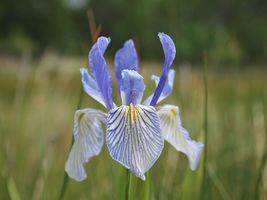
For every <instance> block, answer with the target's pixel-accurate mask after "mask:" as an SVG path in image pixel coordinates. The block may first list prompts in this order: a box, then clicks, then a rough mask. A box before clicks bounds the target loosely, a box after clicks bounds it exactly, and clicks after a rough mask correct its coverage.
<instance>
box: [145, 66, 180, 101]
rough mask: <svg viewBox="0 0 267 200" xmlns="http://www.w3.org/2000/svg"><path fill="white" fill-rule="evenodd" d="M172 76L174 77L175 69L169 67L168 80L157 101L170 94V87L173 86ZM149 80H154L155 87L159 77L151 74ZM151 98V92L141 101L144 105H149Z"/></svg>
mask: <svg viewBox="0 0 267 200" xmlns="http://www.w3.org/2000/svg"><path fill="white" fill-rule="evenodd" d="M174 77H175V71H174V70H173V69H171V70H170V71H169V74H168V81H167V82H166V83H165V85H164V88H163V90H162V93H161V94H160V96H159V99H158V101H157V103H159V102H160V101H162V100H163V99H165V98H166V97H168V96H169V95H170V94H171V92H172V88H173V82H174ZM151 80H154V81H155V83H156V87H157V86H158V84H159V81H160V78H159V77H158V76H155V75H152V76H151ZM152 98H153V94H152V95H150V96H149V97H148V98H147V99H146V100H145V101H144V102H143V105H145V106H147V105H149V103H150V102H151V100H152Z"/></svg>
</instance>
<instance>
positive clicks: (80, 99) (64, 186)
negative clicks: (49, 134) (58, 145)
mask: <svg viewBox="0 0 267 200" xmlns="http://www.w3.org/2000/svg"><path fill="white" fill-rule="evenodd" d="M82 97H83V87H82V86H81V90H80V96H79V100H78V104H77V110H79V109H80V107H81V104H82ZM73 142H74V138H73V137H72V141H71V145H70V147H69V151H70V150H71V147H72V145H73ZM68 181H69V176H68V174H67V172H65V173H64V179H63V184H62V187H61V191H60V195H59V197H58V200H61V199H63V196H64V194H65V191H66V188H67V184H68Z"/></svg>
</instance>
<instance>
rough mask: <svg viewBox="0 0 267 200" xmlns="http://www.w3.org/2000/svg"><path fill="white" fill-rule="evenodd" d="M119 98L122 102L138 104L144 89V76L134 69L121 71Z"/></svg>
mask: <svg viewBox="0 0 267 200" xmlns="http://www.w3.org/2000/svg"><path fill="white" fill-rule="evenodd" d="M121 74H122V85H121V89H120V92H121V100H122V104H124V105H130V103H132V104H133V105H136V104H140V103H141V100H142V97H143V92H144V90H145V84H144V78H143V77H142V76H141V75H140V74H138V72H136V71H134V70H127V69H125V70H123V71H122V73H121Z"/></svg>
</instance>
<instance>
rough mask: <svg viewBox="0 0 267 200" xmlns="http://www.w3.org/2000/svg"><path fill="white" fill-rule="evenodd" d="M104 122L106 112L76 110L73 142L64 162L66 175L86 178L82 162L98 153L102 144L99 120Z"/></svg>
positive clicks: (79, 178)
mask: <svg viewBox="0 0 267 200" xmlns="http://www.w3.org/2000/svg"><path fill="white" fill-rule="evenodd" d="M100 120H101V121H102V122H103V123H106V114H105V113H103V112H102V111H99V110H94V109H83V110H77V111H76V112H75V117H74V129H73V135H74V144H73V146H72V149H71V151H70V154H69V158H68V160H67V162H66V166H65V170H66V172H67V173H68V175H69V176H70V177H71V178H73V179H75V180H77V181H82V180H84V179H85V178H86V173H85V170H84V168H83V164H84V163H85V162H87V161H88V160H89V158H91V157H92V156H95V155H98V154H99V153H100V151H101V149H102V146H103V130H102V125H101V122H100Z"/></svg>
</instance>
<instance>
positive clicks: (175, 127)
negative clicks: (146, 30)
mask: <svg viewBox="0 0 267 200" xmlns="http://www.w3.org/2000/svg"><path fill="white" fill-rule="evenodd" d="M158 36H159V39H160V42H161V44H162V47H163V51H164V54H165V62H164V66H163V70H162V74H161V77H158V76H155V75H152V77H151V79H152V80H153V81H155V83H156V90H155V92H154V94H152V95H151V96H149V97H148V98H147V99H146V100H144V101H143V103H141V101H142V96H143V92H144V90H145V84H144V78H143V77H142V76H141V75H140V74H139V73H138V58H137V53H136V50H135V47H134V43H133V40H131V39H130V40H128V41H126V42H125V43H124V46H123V48H121V49H119V50H118V51H117V52H116V55H115V59H114V69H115V74H116V78H117V85H118V92H119V94H120V98H121V102H122V105H121V106H117V105H116V104H115V103H114V102H113V100H112V88H111V77H110V74H109V72H108V68H107V64H106V62H105V59H104V56H103V55H104V53H105V50H106V48H107V46H108V45H109V43H110V38H106V37H99V38H98V40H97V42H96V43H95V45H94V46H93V47H92V49H91V51H90V52H89V66H90V70H91V74H92V76H93V77H92V76H91V75H90V74H89V72H88V70H87V69H84V68H83V69H81V70H80V71H81V77H82V84H83V90H84V91H85V92H86V93H87V94H88V95H89V96H91V97H92V98H94V99H95V100H96V101H98V102H99V103H101V104H102V105H103V106H104V107H105V108H106V109H107V113H104V112H103V111H100V110H96V109H92V108H86V109H82V110H77V111H76V112H75V116H74V129H73V135H74V144H73V146H72V149H71V151H70V154H69V157H68V160H67V162H66V166H65V170H66V172H67V173H68V175H69V176H70V177H71V178H73V179H75V180H77V181H82V180H84V179H85V178H86V172H85V170H84V167H83V164H84V163H85V162H87V161H88V160H89V159H90V158H91V157H93V156H96V155H98V154H99V153H100V151H101V149H102V146H103V143H104V134H103V129H102V125H101V122H102V123H104V124H106V143H107V147H108V150H109V153H110V156H111V157H112V158H113V159H114V160H115V161H117V162H119V163H121V164H122V165H123V166H124V167H126V168H127V169H129V170H131V171H132V172H133V173H134V174H135V175H136V176H137V177H139V178H141V179H142V180H145V175H144V174H145V172H147V171H148V170H149V169H150V168H151V167H152V166H153V164H154V163H155V162H156V160H157V159H158V158H159V156H160V154H161V152H162V149H163V147H164V140H166V141H168V142H169V143H170V144H171V145H172V146H174V147H175V149H176V150H177V151H181V152H183V153H185V154H186V156H187V157H188V159H189V163H190V168H191V169H192V170H195V169H196V168H197V164H198V161H199V156H200V152H201V150H202V148H203V144H202V143H198V142H196V141H194V140H192V139H191V138H190V137H189V133H188V131H187V130H186V129H184V128H183V127H182V124H181V119H180V113H179V109H178V107H177V106H174V105H163V106H160V107H155V106H156V104H157V103H158V102H160V101H162V100H163V99H165V98H166V97H167V96H168V95H169V94H170V93H171V91H172V88H173V82H174V76H175V71H174V70H172V69H171V70H170V69H169V68H170V66H171V64H172V62H173V60H174V58H175V53H176V49H175V46H174V43H173V41H172V39H171V38H170V37H169V36H168V35H166V34H164V33H159V34H158Z"/></svg>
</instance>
